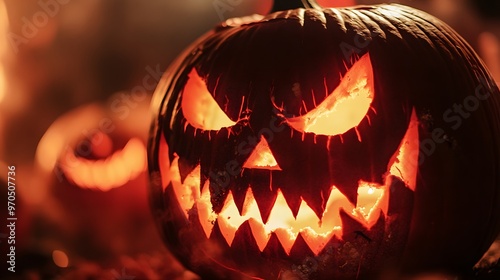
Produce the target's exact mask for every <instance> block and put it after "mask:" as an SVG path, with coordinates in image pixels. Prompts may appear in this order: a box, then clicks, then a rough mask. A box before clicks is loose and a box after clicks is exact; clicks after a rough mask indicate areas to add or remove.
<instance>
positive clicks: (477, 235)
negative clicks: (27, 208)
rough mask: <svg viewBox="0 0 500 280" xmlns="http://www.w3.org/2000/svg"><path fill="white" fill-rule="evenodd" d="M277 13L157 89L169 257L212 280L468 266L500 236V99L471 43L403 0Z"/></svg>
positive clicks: (160, 208) (223, 31) (157, 204)
mask: <svg viewBox="0 0 500 280" xmlns="http://www.w3.org/2000/svg"><path fill="white" fill-rule="evenodd" d="M274 11H275V12H273V13H271V14H270V15H267V16H252V17H247V18H238V19H230V20H227V21H226V22H224V23H222V24H221V25H220V26H218V27H217V28H215V29H214V30H213V31H211V32H209V33H208V34H207V35H205V36H204V37H202V38H201V39H199V40H198V41H197V42H195V43H194V45H193V46H192V47H190V48H188V50H187V51H186V52H185V53H184V54H183V55H181V56H180V57H179V58H178V60H177V61H176V62H174V64H173V65H172V66H171V68H170V70H169V71H167V74H166V75H165V77H164V79H163V81H162V82H161V83H160V86H159V87H158V89H157V92H156V94H155V97H154V100H153V104H154V106H157V107H156V108H157V109H158V112H157V117H156V118H155V120H154V123H153V128H152V132H151V138H150V146H149V168H150V178H151V201H152V207H153V213H154V215H155V219H156V221H157V222H158V225H159V227H160V229H161V231H162V232H163V235H164V239H165V242H166V244H167V246H168V248H169V249H170V250H171V251H172V252H173V253H174V254H175V255H176V256H177V257H178V258H179V260H181V262H182V263H183V264H185V265H186V266H187V267H188V268H190V269H192V270H194V271H195V272H197V273H199V274H200V275H201V276H202V277H206V279H216V278H217V279H219V278H230V279H241V278H246V277H250V278H252V277H255V278H252V279H261V278H263V279H339V278H340V279H343V278H347V279H354V278H356V277H363V276H370V277H372V276H373V275H374V274H375V273H380V272H381V271H384V270H385V269H389V268H394V267H399V268H401V269H403V270H404V271H414V270H424V269H434V268H439V269H447V270H451V271H453V272H458V273H461V272H463V271H465V270H467V269H470V268H472V266H473V265H474V263H475V262H476V261H477V260H478V259H479V258H480V256H481V255H482V253H484V251H485V250H486V249H487V248H488V246H489V245H490V244H491V242H492V241H493V239H494V238H495V236H496V234H497V233H498V231H499V226H500V178H499V177H498V174H500V163H499V159H500V143H499V141H500V113H499V108H500V107H499V105H500V103H499V102H500V96H499V91H498V88H497V87H496V86H495V84H494V82H493V80H492V78H491V77H490V75H489V74H488V72H487V70H485V68H484V66H483V64H482V62H481V61H480V60H479V58H478V57H477V55H476V54H475V53H474V51H473V50H472V49H471V48H470V47H469V45H468V44H467V43H465V42H464V41H463V39H461V37H459V35H457V34H456V33H455V32H454V31H453V30H452V29H451V28H450V27H448V26H447V25H446V24H444V23H442V22H441V21H439V20H437V19H436V18H434V17H432V16H430V15H428V14H425V13H423V12H421V11H418V10H415V9H412V8H409V7H405V6H401V5H377V6H359V7H352V8H343V9H332V8H328V9H323V8H320V7H318V6H317V5H316V4H315V3H313V1H275V6H274ZM293 277H295V278H293Z"/></svg>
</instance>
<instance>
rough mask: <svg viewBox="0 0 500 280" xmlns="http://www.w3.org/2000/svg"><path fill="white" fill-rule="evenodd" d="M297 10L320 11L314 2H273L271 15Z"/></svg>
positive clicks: (293, 0)
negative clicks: (310, 9)
mask: <svg viewBox="0 0 500 280" xmlns="http://www.w3.org/2000/svg"><path fill="white" fill-rule="evenodd" d="M299 8H312V9H320V8H321V7H320V5H318V3H316V1H315V0H274V4H273V8H272V10H271V13H274V12H279V11H285V10H293V9H299Z"/></svg>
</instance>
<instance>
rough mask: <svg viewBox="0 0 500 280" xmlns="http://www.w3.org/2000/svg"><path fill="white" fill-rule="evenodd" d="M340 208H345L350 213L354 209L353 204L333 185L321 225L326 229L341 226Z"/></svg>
mask: <svg viewBox="0 0 500 280" xmlns="http://www.w3.org/2000/svg"><path fill="white" fill-rule="evenodd" d="M340 209H345V210H346V211H347V212H349V213H351V212H352V210H353V209H354V205H353V204H352V203H351V202H350V201H349V199H347V197H346V196H345V195H344V194H343V193H342V192H340V190H339V189H337V188H336V187H333V188H332V191H331V193H330V197H329V198H328V202H327V203H326V209H325V212H324V213H323V218H322V220H321V221H322V224H321V226H322V227H324V228H327V229H333V228H338V227H341V226H342V221H341V217H340Z"/></svg>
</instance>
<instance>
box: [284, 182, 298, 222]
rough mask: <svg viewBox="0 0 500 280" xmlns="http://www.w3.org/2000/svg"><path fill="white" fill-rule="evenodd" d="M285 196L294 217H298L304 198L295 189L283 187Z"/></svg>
mask: <svg viewBox="0 0 500 280" xmlns="http://www.w3.org/2000/svg"><path fill="white" fill-rule="evenodd" d="M283 197H284V198H285V201H286V203H287V205H288V208H290V210H291V211H292V215H293V217H296V216H297V214H298V213H299V209H300V204H301V203H302V198H301V197H300V195H297V194H296V193H295V191H293V190H288V189H286V188H285V189H283Z"/></svg>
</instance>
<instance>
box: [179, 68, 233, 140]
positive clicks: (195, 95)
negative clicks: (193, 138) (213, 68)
mask: <svg viewBox="0 0 500 280" xmlns="http://www.w3.org/2000/svg"><path fill="white" fill-rule="evenodd" d="M181 106H182V113H183V114H184V117H185V118H186V120H187V121H188V122H189V123H190V124H191V125H192V126H193V127H195V128H199V129H203V130H219V129H221V128H223V127H230V126H233V125H235V124H236V122H233V121H232V120H231V119H229V117H228V116H227V115H226V113H224V111H222V109H221V108H220V107H219V104H217V102H215V100H214V98H213V97H212V95H211V94H210V92H209V91H208V89H207V86H206V84H205V82H204V81H203V80H202V79H201V77H200V76H199V75H198V72H197V71H196V69H194V68H193V70H191V73H190V74H189V80H188V81H187V83H186V86H185V87H184V91H183V93H182V103H181Z"/></svg>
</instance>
